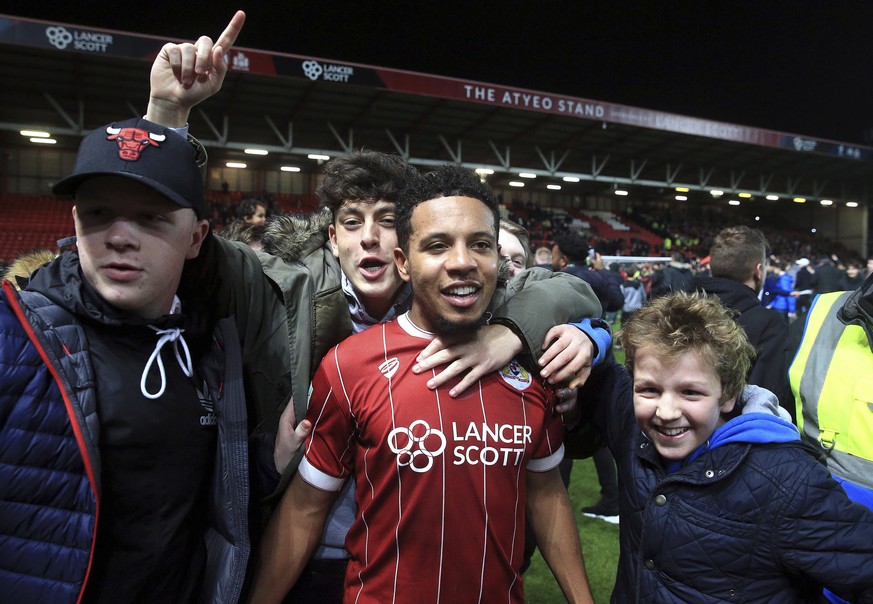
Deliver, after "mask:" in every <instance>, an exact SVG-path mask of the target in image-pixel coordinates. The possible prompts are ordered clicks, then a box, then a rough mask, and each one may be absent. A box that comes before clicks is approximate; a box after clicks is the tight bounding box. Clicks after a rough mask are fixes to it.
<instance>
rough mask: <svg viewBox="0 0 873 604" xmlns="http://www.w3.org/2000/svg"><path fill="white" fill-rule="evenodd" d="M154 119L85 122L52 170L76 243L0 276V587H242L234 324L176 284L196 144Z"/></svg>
mask: <svg viewBox="0 0 873 604" xmlns="http://www.w3.org/2000/svg"><path fill="white" fill-rule="evenodd" d="M168 132H169V131H168V130H167V129H166V128H164V127H162V126H158V125H157V124H153V123H151V122H148V121H146V120H140V119H134V120H127V121H123V122H117V123H114V124H109V125H107V126H104V127H102V128H98V129H96V130H94V131H93V132H91V133H90V134H88V135H87V136H86V137H85V139H84V140H83V141H82V144H81V147H80V150H79V154H78V156H77V160H76V164H75V167H74V171H73V174H72V175H70V176H69V177H67V178H65V179H63V180H61V181H59V182H58V183H57V184H56V185H55V188H54V191H55V192H56V193H57V194H60V195H72V196H73V197H74V198H75V206H74V208H73V216H74V221H75V228H76V235H77V237H78V252H68V253H64V254H62V255H61V256H60V257H59V258H57V259H56V260H55V261H53V262H51V263H49V264H47V265H46V266H44V267H42V268H40V269H38V270H37V271H36V272H35V273H34V274H33V275H32V276H31V279H30V282H29V284H28V286H27V288H26V290H25V291H22V292H16V291H15V290H14V288H13V287H12V286H11V284H10V283H8V282H5V283H3V286H2V293H0V367H3V371H2V373H0V375H2V378H0V442H2V443H3V446H2V447H0V476H2V477H0V502H2V513H0V532H2V534H3V536H4V537H3V539H0V559H2V560H3V571H4V572H3V573H0V593H3V598H4V599H8V601H14V602H36V601H45V602H49V601H50V602H77V601H87V602H104V601H105V602H109V601H112V602H134V601H166V602H190V601H195V600H198V601H199V600H203V601H206V600H216V601H218V600H220V601H224V602H235V601H236V600H237V599H238V597H239V594H240V593H241V590H242V582H243V578H244V576H245V569H246V565H247V560H248V556H249V551H250V548H251V545H250V542H249V526H248V504H249V500H250V498H249V484H250V478H249V444H248V429H247V421H246V418H247V415H248V414H249V410H248V409H247V407H246V401H245V397H244V395H243V386H242V369H241V363H240V351H239V342H238V336H237V332H236V328H235V326H234V323H233V321H232V320H231V319H223V320H220V319H218V318H216V317H212V316H210V315H209V313H207V312H204V311H203V309H202V308H199V307H196V306H193V305H188V304H187V303H186V302H184V297H182V299H180V296H179V295H177V293H178V291H179V289H180V284H181V283H182V281H183V269H184V268H185V266H186V263H188V262H190V261H192V260H193V259H195V258H196V257H197V256H198V254H199V252H200V249H201V245H202V244H203V241H204V238H205V237H206V236H207V233H208V224H207V222H206V220H204V218H203V217H204V203H203V188H202V176H201V171H200V168H201V166H202V164H203V157H202V153H201V152H200V151H199V150H198V149H196V148H195V147H193V146H192V145H191V144H189V143H188V142H187V141H186V140H185V139H184V138H183V137H180V136H178V135H175V134H173V135H172V136H168V135H167V134H168ZM253 287H257V284H255V285H253ZM271 452H272V451H271V450H268V451H267V452H266V458H267V459H269V458H270V454H271ZM229 500H233V501H235V502H237V503H239V505H234V506H230V507H229V506H227V501H229Z"/></svg>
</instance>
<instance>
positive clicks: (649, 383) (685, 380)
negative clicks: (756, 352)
mask: <svg viewBox="0 0 873 604" xmlns="http://www.w3.org/2000/svg"><path fill="white" fill-rule="evenodd" d="M633 399H634V414H635V415H636V419H637V423H638V424H639V426H640V428H641V429H642V431H643V433H644V434H645V435H646V436H647V437H648V438H649V440H650V441H651V442H652V444H653V445H654V446H655V448H656V449H657V451H658V453H660V455H661V457H663V458H664V459H667V460H669V461H681V460H683V459H685V458H686V457H688V455H690V454H691V453H692V452H693V451H694V450H695V449H697V448H698V447H699V446H700V445H702V444H703V443H705V442H706V441H707V440H708V439H709V437H710V436H712V433H713V432H715V430H716V429H717V428H718V427H719V426H721V425H722V424H724V422H725V419H724V415H723V414H726V413H729V412H730V411H732V410H733V408H734V404H735V402H736V397H733V398H731V399H729V400H727V401H722V400H721V399H722V387H721V381H720V380H719V378H718V376H717V375H716V373H715V370H714V369H713V368H712V366H711V364H709V363H707V362H706V361H705V359H704V357H703V355H701V354H700V352H699V351H696V350H689V351H688V352H685V353H684V354H682V355H681V356H680V357H679V358H678V359H676V360H675V361H673V360H671V359H666V358H665V357H664V356H663V355H659V354H657V352H656V351H655V350H654V349H653V348H649V347H642V348H639V349H638V350H637V352H636V355H635V356H634V376H633Z"/></svg>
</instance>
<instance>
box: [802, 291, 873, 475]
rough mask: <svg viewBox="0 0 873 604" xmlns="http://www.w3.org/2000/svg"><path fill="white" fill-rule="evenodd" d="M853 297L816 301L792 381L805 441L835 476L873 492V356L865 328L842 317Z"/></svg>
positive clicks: (843, 295) (836, 295)
mask: <svg viewBox="0 0 873 604" xmlns="http://www.w3.org/2000/svg"><path fill="white" fill-rule="evenodd" d="M851 293H852V292H835V293H831V294H822V295H820V296H817V297H816V298H815V300H814V301H813V305H812V308H810V310H809V315H808V318H807V321H806V326H805V328H804V331H803V339H802V341H801V343H800V348H799V349H798V351H797V355H796V356H795V357H794V361H793V362H792V363H791V367H790V368H789V370H788V377H789V380H790V382H791V392H792V394H793V395H794V401H795V404H796V405H797V427H798V428H799V429H800V432H801V434H802V435H803V437H804V438H806V439H807V440H808V441H810V442H813V443H817V444H818V445H820V446H821V447H822V448H823V449H824V450H825V451H826V452H827V453H828V455H827V460H828V468H829V469H830V471H831V472H832V473H833V474H835V475H836V476H839V477H841V478H845V479H847V480H850V481H852V482H854V483H855V484H859V485H861V486H864V487H866V488H869V489H873V351H871V350H870V343H869V342H868V340H867V334H866V333H865V331H864V329H863V328H862V327H860V326H858V325H845V324H844V323H842V322H841V321H840V320H839V319H838V318H837V311H838V310H839V309H840V308H842V306H843V304H844V303H845V302H846V299H847V298H848V297H849V295H850V294H851Z"/></svg>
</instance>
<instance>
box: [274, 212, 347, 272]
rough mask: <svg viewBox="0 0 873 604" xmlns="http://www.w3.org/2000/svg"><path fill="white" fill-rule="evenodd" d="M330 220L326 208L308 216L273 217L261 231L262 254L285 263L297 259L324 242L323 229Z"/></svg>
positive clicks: (324, 234) (325, 238)
mask: <svg viewBox="0 0 873 604" xmlns="http://www.w3.org/2000/svg"><path fill="white" fill-rule="evenodd" d="M332 220H333V216H331V213H330V210H328V209H327V208H322V209H320V210H318V211H316V212H313V213H312V214H283V215H281V216H275V217H274V218H271V219H270V220H269V221H268V222H267V226H266V230H265V231H264V238H263V245H264V251H265V252H267V253H269V254H272V255H274V256H278V257H279V258H281V259H282V260H285V261H286V262H293V261H297V260H301V259H303V258H305V257H306V256H307V255H309V254H310V253H312V252H313V251H314V250H316V249H318V248H320V247H322V246H323V245H324V244H325V243H327V239H328V235H327V228H328V227H329V226H330V224H331V222H332Z"/></svg>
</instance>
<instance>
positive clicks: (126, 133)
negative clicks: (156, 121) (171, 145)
mask: <svg viewBox="0 0 873 604" xmlns="http://www.w3.org/2000/svg"><path fill="white" fill-rule="evenodd" d="M106 132H107V134H109V136H107V137H106V140H108V141H116V142H117V143H118V156H119V157H120V158H121V159H123V160H126V161H136V160H138V159H139V156H140V155H142V152H143V151H144V150H145V149H146V148H147V147H149V146H152V147H160V146H161V145H160V144H159V143H162V142H163V141H164V139H166V138H167V136H166V135H165V134H155V133H154V132H149V131H148V130H143V129H142V128H113V127H112V126H107V127H106Z"/></svg>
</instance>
